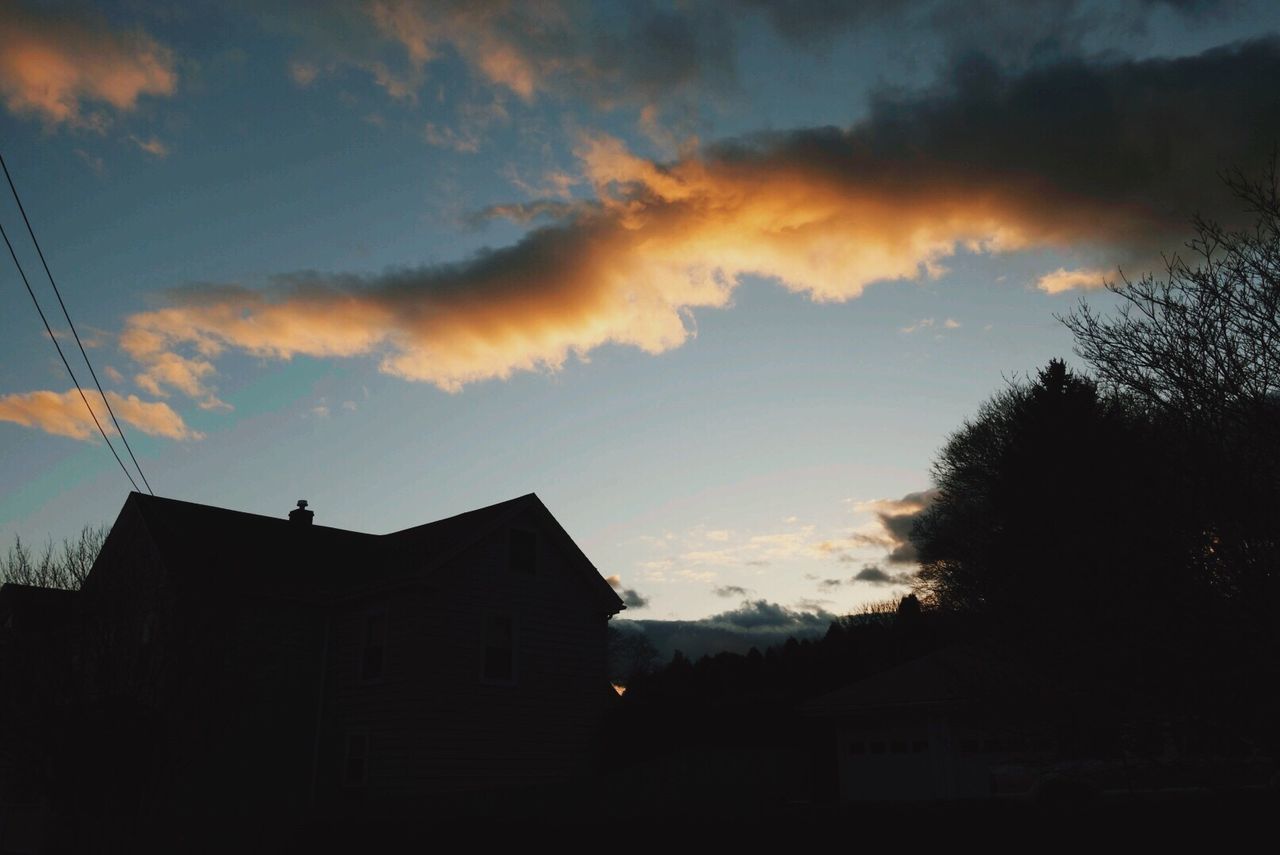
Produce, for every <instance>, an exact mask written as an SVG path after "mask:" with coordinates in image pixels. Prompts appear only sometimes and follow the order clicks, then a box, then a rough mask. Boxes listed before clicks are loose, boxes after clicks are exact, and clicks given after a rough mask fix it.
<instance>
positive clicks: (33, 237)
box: [0, 153, 156, 496]
mask: <svg viewBox="0 0 1280 855" xmlns="http://www.w3.org/2000/svg"><path fill="white" fill-rule="evenodd" d="M0 168H3V169H4V177H5V180H6V181H8V182H9V190H10V192H12V193H13V201H15V202H17V203H18V211H19V212H20V213H21V214H22V222H24V223H26V225H27V234H29V235H31V243H33V244H34V245H35V248H36V254H37V255H39V256H40V263H41V264H42V265H44V273H45V275H46V276H48V277H49V284H50V285H52V286H53V293H54V295H56V296H57V298H58V305H59V306H61V307H62V316H63V317H64V318H66V319H67V326H69V327H71V335H72V336H74V337H75V340H76V344H77V345H79V347H80V355H81V356H83V357H84V364H85V365H87V366H89V375H90V376H91V377H93V385H95V386H97V387H98V394H99V395H101V396H102V403H104V404H106V405H107V413H108V414H110V416H111V423H112V424H114V425H115V426H116V432H117V433H119V434H120V441H121V442H123V443H124V447H125V450H126V451H128V452H129V459H130V460H132V461H133V465H134V466H135V467H137V470H138V475H140V476H141V477H142V483H143V484H146V485H147V492H148V493H150V494H151V495H153V496H154V495H155V494H156V492H155V490H152V489H151V482H149V481H148V480H147V475H146V473H145V472H143V471H142V465H141V464H140V463H138V458H137V457H135V456H134V454H133V447H132V446H130V445H129V440H128V439H127V438H126V437H125V435H124V428H123V427H121V426H120V421H119V419H117V418H116V411H115V410H113V409H112V408H111V402H110V401H109V400H107V393H106V392H104V391H103V389H102V383H101V382H99V380H98V372H96V371H94V370H93V363H92V362H90V361H89V354H88V353H86V352H85V349H84V342H82V341H81V340H80V333H78V332H76V325H75V324H74V323H72V321H71V315H70V313H68V312H67V304H66V303H64V302H63V300H62V292H61V291H59V290H58V283H57V282H56V281H54V278H53V273H52V272H50V270H49V262H47V261H45V258H44V250H42V249H40V241H38V240H36V233H35V230H34V229H33V228H31V220H29V219H28V218H27V209H26V208H25V207H23V205H22V197H20V196H19V195H18V188H17V187H15V186H14V184H13V176H12V175H10V174H9V165H8V164H7V163H5V161H4V154H2V153H0ZM8 242H9V238H8V236H7V235H6V236H5V243H8ZM9 252H10V253H11V254H12V253H13V246H12V245H10V246H9ZM13 260H14V263H15V264H16V263H17V261H18V257H17V255H16V254H14V256H13ZM18 270H19V272H21V270H22V267H21V265H19V266H18ZM22 281H23V282H26V281H27V276H26V274H25V273H23V274H22ZM27 290H28V291H30V290H31V286H30V285H27ZM31 299H33V300H34V299H35V294H32V295H31ZM36 308H37V309H39V308H40V304H39V303H37V304H36ZM40 317H41V319H43V318H44V312H43V311H42V312H40ZM48 326H49V324H48V322H46V323H45V328H46V329H47V328H48ZM49 337H50V338H52V337H53V331H52V330H50V332H49ZM57 343H58V342H57V340H56V339H55V340H54V344H55V345H56V344H57ZM58 354H59V355H61V354H62V348H61V347H59V348H58ZM62 361H63V362H64V363H65V362H66V361H67V360H66V357H63V360H62ZM70 370H71V366H70V365H68V366H67V371H70ZM71 379H72V380H74V379H75V375H74V374H72V375H71ZM79 385H80V384H78V383H77V384H76V386H77V387H79ZM80 397H82V398H83V397H84V391H83V390H81V392H80ZM88 405H89V402H88V401H87V400H86V401H85V406H88ZM89 412H90V414H92V413H93V410H92V408H90V410H89ZM93 420H94V421H95V422H96V421H97V420H98V417H97V416H94V418H93ZM98 429H99V430H101V429H102V426H101V425H99V426H98ZM103 438H104V439H105V438H106V434H105V433H104V434H103ZM107 444H108V445H110V444H111V443H110V442H108V443H107ZM111 452H112V453H113V454H115V449H114V448H112V449H111ZM119 459H120V457H119V455H117V456H116V460H119ZM121 465H122V466H123V464H121ZM125 474H128V471H127V470H126V472H125ZM129 480H130V481H132V482H133V486H134V488H135V489H137V486H138V483H137V482H136V481H133V477H132V476H130V477H129Z"/></svg>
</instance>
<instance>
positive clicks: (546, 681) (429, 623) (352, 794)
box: [322, 517, 608, 806]
mask: <svg viewBox="0 0 1280 855" xmlns="http://www.w3.org/2000/svg"><path fill="white" fill-rule="evenodd" d="M511 526H513V527H519V528H526V529H529V530H535V531H538V553H537V556H538V558H537V572H536V574H534V575H532V576H530V575H525V574H521V573H517V572H512V571H511V570H510V569H509V567H508V559H507V536H508V530H509V529H508V527H501V528H499V529H497V530H495V531H493V532H492V533H491V534H490V535H489V536H488V537H485V538H483V539H481V540H479V541H477V542H475V543H473V544H472V545H471V546H469V547H468V548H466V549H465V550H463V551H462V552H460V553H459V554H457V555H455V556H454V557H453V558H452V559H450V560H449V561H448V562H446V563H445V564H444V565H442V566H438V567H436V568H434V570H433V572H432V573H431V574H430V577H429V578H418V579H412V580H409V581H408V582H407V584H406V586H405V587H403V588H401V589H399V590H396V591H392V592H386V593H382V594H378V595H371V596H369V597H367V598H363V599H360V600H358V601H356V602H353V603H352V604H350V605H349V606H348V607H346V608H345V609H343V610H342V611H340V612H339V613H338V614H336V615H335V632H334V647H333V655H332V658H331V660H330V664H329V671H328V684H329V685H330V687H331V688H330V691H329V696H328V714H327V715H326V722H325V727H324V733H323V736H322V742H323V743H324V753H325V754H326V756H327V758H328V760H327V763H326V769H325V770H324V773H323V775H322V778H323V786H322V789H323V790H324V791H325V792H326V794H327V797H328V800H329V801H331V802H333V803H336V804H337V805H339V806H341V805H347V806H352V805H356V806H367V805H369V804H376V803H379V802H394V801H399V800H401V799H405V798H411V797H413V796H415V795H429V794H433V793H445V792H459V791H466V790H487V789H492V788H496V787H513V786H517V787H518V786H522V785H534V784H539V783H546V782H551V781H562V780H566V779H569V778H572V777H575V776H579V775H583V774H586V773H588V772H590V771H591V770H592V768H593V765H594V763H595V760H596V758H597V749H598V743H599V738H600V729H601V719H602V715H603V712H604V702H605V701H606V700H607V695H606V692H605V689H606V688H607V679H606V661H605V660H606V652H605V651H606V627H607V623H608V617H607V615H606V614H605V613H604V610H603V609H601V608H600V607H599V605H598V602H597V601H595V600H593V599H592V597H591V592H590V590H584V587H585V586H584V585H583V584H582V579H581V578H575V574H576V573H580V572H581V567H580V566H579V565H577V564H575V562H574V560H573V557H572V556H569V555H566V554H564V553H563V552H562V551H560V549H559V548H558V546H557V544H556V542H555V539H554V538H553V537H552V536H549V533H547V532H545V531H543V530H541V525H540V523H539V521H538V520H537V519H536V518H534V517H526V518H522V519H517V520H513V521H512V523H511ZM430 557H431V556H427V555H424V556H423V564H424V567H425V565H426V564H427V563H428V561H429V559H430ZM424 577H425V573H424ZM374 609H386V612H387V646H386V654H385V662H384V673H383V676H382V677H381V678H380V679H379V680H376V681H374V682H364V681H362V680H361V677H360V662H361V650H362V642H363V633H364V621H365V617H366V615H367V614H369V612H370V611H371V610H374ZM493 614H506V615H511V616H512V617H513V618H514V619H515V624H516V650H515V679H514V682H513V683H512V684H510V685H507V684H501V683H494V682H492V681H486V680H485V679H484V677H483V650H484V637H483V632H484V620H485V617H486V616H487V615H493ZM352 730H361V731H367V733H368V735H369V759H368V764H369V771H368V779H367V783H365V784H364V785H363V786H361V787H348V786H345V785H344V783H343V781H342V764H343V762H344V758H345V748H346V743H345V735H346V733H347V732H349V731H352Z"/></svg>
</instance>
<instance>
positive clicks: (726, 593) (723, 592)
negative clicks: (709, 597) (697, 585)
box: [711, 585, 751, 598]
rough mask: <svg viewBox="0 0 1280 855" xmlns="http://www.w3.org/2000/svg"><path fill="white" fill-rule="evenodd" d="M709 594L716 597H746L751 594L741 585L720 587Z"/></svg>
mask: <svg viewBox="0 0 1280 855" xmlns="http://www.w3.org/2000/svg"><path fill="white" fill-rule="evenodd" d="M711 593H713V594H715V595H716V596H717V597H725V598H728V597H746V596H747V595H748V594H750V593H751V592H750V591H748V590H747V589H746V588H744V587H742V586H741V585H721V586H720V587H719V588H713V589H712V590H711Z"/></svg>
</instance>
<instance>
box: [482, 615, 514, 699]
mask: <svg viewBox="0 0 1280 855" xmlns="http://www.w3.org/2000/svg"><path fill="white" fill-rule="evenodd" d="M515 635H516V633H515V620H514V619H513V618H512V617H511V615H489V616H488V617H486V618H485V621H484V678H485V679H486V680H494V681H497V682H504V683H509V682H512V681H513V680H515V658H516V657H515V653H516V649H515V648H516V638H515Z"/></svg>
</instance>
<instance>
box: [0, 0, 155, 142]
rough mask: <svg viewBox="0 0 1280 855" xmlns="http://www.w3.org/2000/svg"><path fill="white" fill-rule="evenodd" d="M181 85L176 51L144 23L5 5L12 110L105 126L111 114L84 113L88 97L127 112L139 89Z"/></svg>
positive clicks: (2, 89)
mask: <svg viewBox="0 0 1280 855" xmlns="http://www.w3.org/2000/svg"><path fill="white" fill-rule="evenodd" d="M177 86H178V75H177V71H176V70H175V63H174V59H173V53H172V51H170V50H169V49H168V48H167V47H165V46H163V45H161V44H160V43H159V42H157V41H156V40H155V39H153V38H152V37H151V36H149V35H147V34H146V33H145V32H143V31H142V30H137V29H135V30H128V31H116V30H111V29H108V28H107V26H106V24H105V23H103V22H101V21H98V20H93V19H83V20H77V19H76V17H74V16H73V15H69V14H65V13H63V14H54V13H52V12H49V13H46V12H43V11H41V12H37V11H29V10H24V9H21V8H19V6H18V5H17V4H16V3H5V4H3V5H0V98H3V100H4V104H5V107H6V108H7V109H8V110H9V112H11V113H14V114H16V115H33V116H38V117H40V118H41V119H43V120H44V122H45V123H46V124H47V125H50V126H53V125H60V124H65V125H68V126H71V127H87V128H94V129H101V128H102V127H103V126H104V124H105V122H106V121H107V116H106V114H103V113H86V107H87V105H93V106H95V107H97V106H102V105H105V106H106V107H109V108H111V109H114V110H117V111H120V112H128V111H130V110H133V109H134V108H135V107H136V106H137V103H138V99H139V98H140V97H142V96H144V95H172V94H173V93H174V92H175V91H176V90H177Z"/></svg>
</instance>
